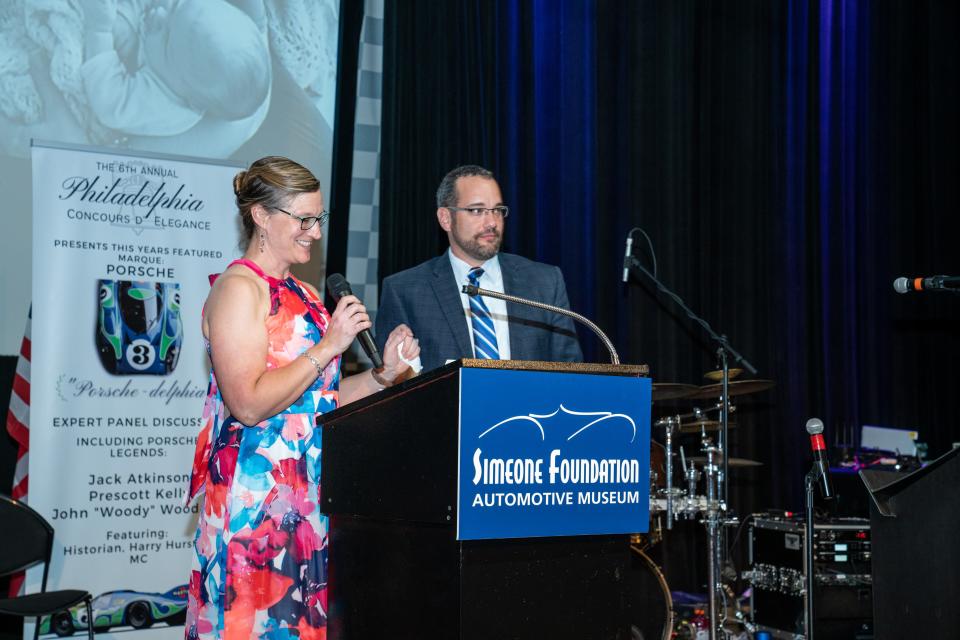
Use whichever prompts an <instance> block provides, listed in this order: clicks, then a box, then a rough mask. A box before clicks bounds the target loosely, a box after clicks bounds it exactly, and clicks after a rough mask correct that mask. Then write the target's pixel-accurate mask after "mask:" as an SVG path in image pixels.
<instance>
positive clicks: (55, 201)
mask: <svg viewBox="0 0 960 640" xmlns="http://www.w3.org/2000/svg"><path fill="white" fill-rule="evenodd" d="M32 161H33V265H34V266H33V362H32V382H33V386H32V389H31V395H32V403H31V428H30V470H29V472H30V504H31V506H32V507H34V508H35V509H37V510H38V511H39V512H40V513H41V514H43V515H44V516H45V517H46V518H47V519H48V520H49V521H50V523H51V524H52V525H53V527H54V531H55V538H54V549H53V562H52V567H51V575H50V580H49V585H48V588H51V589H57V588H82V589H86V590H88V591H90V592H91V593H93V594H94V596H95V600H94V620H95V623H96V626H97V630H98V631H101V630H106V629H107V628H109V629H111V630H113V631H117V632H119V631H124V632H128V631H131V630H142V631H143V633H139V634H138V637H146V636H147V635H149V636H151V637H167V638H174V637H178V638H179V637H182V635H183V629H182V627H181V626H177V625H182V624H183V620H184V617H185V613H186V609H185V607H186V583H187V581H188V578H189V569H190V558H191V547H192V539H193V533H194V528H195V523H196V513H195V512H196V507H192V508H187V507H185V506H184V505H183V501H184V495H185V491H186V488H187V485H188V478H189V473H190V467H191V462H192V454H193V449H194V444H195V441H196V437H197V433H198V432H199V428H200V414H201V410H202V406H203V399H204V397H205V395H206V389H207V382H208V375H209V368H208V364H207V356H206V353H205V348H204V343H203V336H202V334H201V331H200V312H201V308H202V305H203V302H204V300H205V299H206V296H207V293H208V291H209V288H210V285H209V280H208V276H209V275H210V274H212V273H219V272H220V271H222V270H223V269H224V268H225V267H226V265H227V264H228V263H229V261H230V260H232V259H233V258H234V257H236V256H237V255H238V254H239V240H240V225H239V217H238V216H237V214H236V205H235V203H234V196H233V176H234V175H235V174H236V172H237V171H238V167H237V166H234V165H231V164H226V163H217V162H206V161H201V160H194V159H189V158H178V157H173V156H152V157H151V156H139V155H127V154H123V153H116V152H111V151H108V150H98V149H91V148H86V147H77V146H74V147H70V146H53V145H51V146H46V145H39V144H35V145H34V147H33V152H32ZM11 275H14V276H16V274H11ZM19 277H27V276H26V274H20V275H19ZM39 581H40V575H39V574H38V573H37V572H33V573H32V574H30V575H28V578H27V592H28V593H32V592H36V591H37V590H38V589H39ZM84 618H85V615H84V614H82V607H81V609H80V610H76V611H72V612H69V613H66V614H61V615H58V616H54V617H53V619H45V620H44V622H43V623H41V629H40V631H41V633H42V634H51V633H57V634H58V635H69V634H70V633H72V632H74V631H76V632H78V633H82V630H83V629H84V628H85V621H84ZM146 629H149V631H146ZM31 632H32V629H27V633H28V634H29V633H31ZM108 636H109V634H107V635H98V637H108Z"/></svg>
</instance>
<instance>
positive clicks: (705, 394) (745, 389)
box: [687, 380, 774, 398]
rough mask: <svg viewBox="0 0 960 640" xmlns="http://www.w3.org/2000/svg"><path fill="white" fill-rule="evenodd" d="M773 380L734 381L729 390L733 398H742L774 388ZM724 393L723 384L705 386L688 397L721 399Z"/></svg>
mask: <svg viewBox="0 0 960 640" xmlns="http://www.w3.org/2000/svg"><path fill="white" fill-rule="evenodd" d="M773 384H774V383H773V380H734V381H733V382H731V383H730V384H729V385H728V387H727V388H728V390H729V392H730V395H731V396H742V395H746V394H748V393H756V392H758V391H765V390H767V389H769V388H771V387H772V386H773ZM722 392H723V384H722V383H721V384H705V385H703V386H702V387H700V390H699V391H697V392H696V393H695V394H693V395H692V396H687V397H689V398H719V397H720V394H721V393H722Z"/></svg>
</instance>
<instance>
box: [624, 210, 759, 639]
mask: <svg viewBox="0 0 960 640" xmlns="http://www.w3.org/2000/svg"><path fill="white" fill-rule="evenodd" d="M633 231H634V230H631V231H630V236H629V237H630V238H632V237H633ZM640 231H641V232H642V233H643V234H644V236H646V232H644V231H643V230H642V229H640ZM648 242H649V238H648ZM628 246H629V245H628ZM650 252H651V254H652V253H653V247H652V246H651V247H650ZM655 264H656V261H654V265H655ZM623 267H624V281H627V280H628V276H629V273H631V272H639V273H641V274H643V275H644V276H646V277H647V278H649V279H650V280H651V281H652V282H653V283H654V284H655V285H656V287H657V289H658V290H659V291H661V292H663V293H665V294H666V295H667V296H669V297H670V298H671V299H672V300H673V301H674V302H675V303H676V304H677V305H678V306H679V307H680V308H681V309H682V310H683V312H684V313H685V314H686V315H687V317H688V318H690V319H691V320H693V321H694V322H696V323H697V324H699V325H700V326H701V327H703V329H704V330H705V331H706V332H707V334H708V335H709V336H710V338H712V339H713V341H714V342H716V343H717V345H718V347H717V358H718V359H719V361H720V365H721V368H722V369H723V378H722V385H721V389H722V392H721V397H720V402H721V407H720V439H719V442H718V443H717V444H718V446H717V447H716V449H717V450H718V452H719V453H720V457H721V463H720V467H722V470H718V469H714V470H713V474H714V478H711V477H710V474H709V473H708V474H707V480H708V484H707V494H708V495H707V517H706V525H707V547H708V553H709V559H708V565H709V576H710V584H709V591H710V594H709V605H710V606H709V610H710V640H716V638H717V631H718V628H719V627H720V620H719V616H718V613H717V608H716V603H717V591H718V589H719V587H720V586H721V585H720V577H721V576H720V571H719V569H720V567H721V566H722V561H723V560H724V559H725V558H724V556H726V551H727V549H726V545H725V544H724V543H723V539H722V538H723V536H722V532H721V531H720V512H721V511H722V512H723V513H726V506H727V504H728V502H727V498H728V496H729V489H728V486H727V477H728V475H727V474H728V472H729V460H728V457H727V442H728V435H729V426H730V425H729V423H728V421H729V417H730V393H729V392H730V366H729V362H728V356H732V357H733V358H734V360H736V361H737V363H738V364H740V365H741V366H742V367H743V368H744V369H746V370H747V371H749V372H750V373H751V374H753V375H757V369H756V367H754V366H753V365H752V364H750V362H749V361H747V360H746V358H744V357H743V356H742V355H740V353H738V352H737V351H736V350H735V349H734V348H733V347H732V346H731V345H730V341H729V340H727V337H726V336H725V335H719V334H718V333H717V332H716V331H714V330H713V328H712V327H711V326H710V324H709V323H707V321H706V320H704V319H703V318H701V317H700V316H698V315H697V314H695V313H694V312H693V311H692V310H691V309H690V307H688V306H687V305H686V303H685V302H684V301H683V299H681V298H680V296H678V295H677V294H675V293H674V292H672V291H670V289H668V288H667V287H666V286H665V285H664V284H663V283H662V282H660V280H658V279H657V277H656V276H655V275H654V274H652V273H650V271H649V270H647V268H646V267H644V266H643V264H641V262H640V261H639V260H637V259H636V258H634V257H633V255H631V254H629V253H628V254H627V256H626V257H625V258H624V259H623ZM654 269H656V267H654ZM707 455H708V460H707V466H708V467H711V466H714V463H713V461H712V458H711V452H709V451H708V452H707ZM712 479H716V486H714V483H713V482H711V480H712ZM711 492H712V494H711ZM711 495H712V497H711ZM718 497H722V499H721V500H720V501H719V502H718ZM670 499H671V497H670V496H668V497H667V500H668V504H670V503H669V501H670ZM718 559H719V560H720V561H721V562H717V560H718Z"/></svg>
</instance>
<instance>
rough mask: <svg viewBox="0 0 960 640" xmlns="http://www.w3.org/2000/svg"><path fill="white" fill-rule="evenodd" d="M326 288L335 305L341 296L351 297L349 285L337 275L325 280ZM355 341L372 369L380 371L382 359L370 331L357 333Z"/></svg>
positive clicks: (333, 274)
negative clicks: (368, 360) (371, 365)
mask: <svg viewBox="0 0 960 640" xmlns="http://www.w3.org/2000/svg"><path fill="white" fill-rule="evenodd" d="M327 288H328V289H330V296H331V297H332V298H333V301H334V302H335V303H336V302H340V298H342V297H343V296H349V295H353V291H351V290H350V283H349V282H347V280H346V279H345V278H344V277H343V276H342V275H340V274H339V273H332V274H330V276H329V277H328V278H327ZM357 340H359V341H360V346H361V347H363V352H364V353H366V354H367V357H368V358H370V362H372V363H373V368H374V369H382V368H383V358H382V357H380V350H379V349H377V343H376V342H374V341H373V334H372V333H370V329H364V330H363V331H361V332H360V333H358V334H357Z"/></svg>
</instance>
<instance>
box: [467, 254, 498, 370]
mask: <svg viewBox="0 0 960 640" xmlns="http://www.w3.org/2000/svg"><path fill="white" fill-rule="evenodd" d="M482 275H483V269H481V268H480V267H474V268H473V269H471V270H470V273H468V274H467V280H469V281H470V284H472V285H473V286H475V287H479V286H480V276H482ZM467 297H468V298H470V326H472V327H473V355H474V357H476V358H487V359H489V360H499V359H500V349H498V348H497V331H496V329H494V326H493V318H492V317H491V316H490V309H488V308H487V303H486V302H484V301H483V298H481V297H480V296H467Z"/></svg>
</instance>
